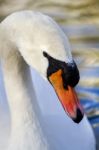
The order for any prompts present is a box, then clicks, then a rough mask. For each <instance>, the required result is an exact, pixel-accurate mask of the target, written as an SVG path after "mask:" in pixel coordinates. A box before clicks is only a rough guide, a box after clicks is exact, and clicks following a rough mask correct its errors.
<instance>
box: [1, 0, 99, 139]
mask: <svg viewBox="0 0 99 150" xmlns="http://www.w3.org/2000/svg"><path fill="white" fill-rule="evenodd" d="M22 9H32V10H37V11H41V12H44V13H46V14H48V15H50V16H51V17H53V18H54V19H55V20H56V21H57V22H58V23H59V24H60V25H61V27H62V29H63V30H64V32H65V33H66V35H67V36H68V38H69V40H70V42H71V47H72V53H73V56H74V59H75V61H76V62H77V64H78V67H79V70H80V76H81V79H80V82H79V85H78V86H77V92H78V95H79V98H80V99H81V102H82V104H83V106H84V109H85V111H86V114H87V116H88V118H89V121H90V123H91V124H92V126H93V129H94V131H95V134H96V138H97V141H98V140H99V0H80V1H78V0H74V1H72V0H61V1H60V0H57V1H56V0H47V1H46V0H37V1H36V0H21V1H20V0H14V1H13V0H0V20H3V18H4V17H6V16H7V15H8V14H10V13H12V12H13V11H16V10H22Z"/></svg>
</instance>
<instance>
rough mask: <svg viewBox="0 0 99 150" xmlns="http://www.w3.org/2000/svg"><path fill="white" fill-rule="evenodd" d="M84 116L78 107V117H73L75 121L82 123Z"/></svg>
mask: <svg viewBox="0 0 99 150" xmlns="http://www.w3.org/2000/svg"><path fill="white" fill-rule="evenodd" d="M83 117H84V114H83V113H82V112H81V110H80V109H77V115H76V118H73V121H74V122H75V123H80V122H81V120H82V119H83Z"/></svg>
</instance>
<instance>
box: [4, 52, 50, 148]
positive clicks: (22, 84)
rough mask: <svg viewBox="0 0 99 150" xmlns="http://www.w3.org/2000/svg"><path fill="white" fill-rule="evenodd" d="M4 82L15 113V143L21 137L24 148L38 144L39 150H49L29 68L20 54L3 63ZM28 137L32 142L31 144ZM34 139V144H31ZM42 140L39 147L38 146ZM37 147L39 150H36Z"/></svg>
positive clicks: (11, 110)
mask: <svg viewBox="0 0 99 150" xmlns="http://www.w3.org/2000/svg"><path fill="white" fill-rule="evenodd" d="M2 66H3V73H4V82H5V88H6V93H7V99H8V103H9V109H10V114H11V127H12V129H11V132H12V133H11V136H12V139H13V140H14V141H13V140H12V141H13V142H11V143H15V144H16V141H17V142H18V144H17V145H20V146H21V145H22V143H20V141H21V140H20V141H18V140H16V139H17V137H18V138H19V136H20V134H21V138H22V142H23V145H24V143H26V144H27V145H28V144H29V143H30V144H29V145H31V146H33V145H32V143H33V144H34V145H35V149H36V150H40V149H41V147H42V149H44V150H47V144H45V143H46V140H45V137H44V135H43V131H42V128H41V124H40V117H41V116H40V112H39V106H38V104H37V100H36V96H35V92H34V89H33V87H32V81H31V75H30V70H29V67H28V65H27V64H26V63H25V61H24V60H23V58H22V57H21V56H20V55H19V54H18V55H13V56H12V55H11V57H8V58H6V59H5V60H3V62H2ZM27 138H28V142H27ZM31 139H32V142H30V141H31ZM37 141H38V144H37ZM13 145H14V144H13ZM36 147H37V148H36Z"/></svg>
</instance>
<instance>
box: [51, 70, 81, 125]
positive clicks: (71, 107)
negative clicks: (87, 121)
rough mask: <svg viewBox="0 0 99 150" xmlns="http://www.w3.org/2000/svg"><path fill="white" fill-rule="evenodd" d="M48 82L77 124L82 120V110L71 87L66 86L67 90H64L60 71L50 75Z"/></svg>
mask: <svg viewBox="0 0 99 150" xmlns="http://www.w3.org/2000/svg"><path fill="white" fill-rule="evenodd" d="M49 81H50V82H51V84H52V85H53V87H54V89H55V91H56V94H57V95H58V98H59V100H60V102H61V104H62V106H63V108H64V110H65V111H66V113H67V114H68V116H70V117H71V118H72V120H73V121H74V122H76V123H79V122H80V121H81V120H82V118H83V115H84V113H83V109H82V106H81V105H80V103H79V100H78V97H77V94H76V92H75V90H74V89H73V88H72V87H71V86H67V89H65V88H64V86H63V85H64V84H63V79H62V70H61V69H60V70H58V71H57V72H55V73H53V74H51V75H50V76H49Z"/></svg>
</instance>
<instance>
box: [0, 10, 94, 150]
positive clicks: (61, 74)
mask: <svg viewBox="0 0 99 150" xmlns="http://www.w3.org/2000/svg"><path fill="white" fill-rule="evenodd" d="M0 58H1V65H2V69H3V77H4V84H5V89H6V94H7V99H8V104H9V109H10V114H11V131H10V136H9V139H8V143H7V147H6V150H13V149H14V150H61V149H62V150H66V149H67V150H74V149H76V150H79V149H80V150H82V149H84V150H95V139H94V135H93V132H92V129H91V127H90V125H89V123H88V121H87V119H86V117H85V116H84V113H83V109H82V107H81V105H80V103H79V100H78V98H77V94H76V92H75V90H74V87H75V86H76V84H77V83H78V81H79V71H78V68H77V66H76V63H75V62H74V60H73V58H72V55H71V48H70V44H69V41H68V39H67V37H66V35H65V34H64V33H63V31H62V30H61V29H60V27H59V26H58V25H57V23H56V22H55V21H54V20H52V19H51V18H50V17H49V16H47V15H44V14H42V13H40V12H33V11H20V12H15V13H13V14H11V15H9V16H8V17H7V18H6V19H4V20H3V21H2V22H1V24H0ZM29 66H30V67H32V68H34V70H36V71H37V72H38V73H39V74H40V76H41V77H42V78H43V79H44V82H45V81H46V83H47V84H48V85H49V86H50V87H49V89H50V88H52V87H53V88H52V91H54V92H55V93H56V95H57V97H58V99H59V102H60V104H61V106H62V107H63V109H64V112H66V115H65V117H64V118H63V119H64V120H65V119H66V122H64V123H63V124H64V125H66V124H67V126H66V129H65V130H64V131H63V130H62V128H59V127H58V124H57V126H56V127H55V128H53V127H52V128H53V130H51V128H50V125H51V122H50V121H49V122H47V123H46V129H45V126H44V120H43V119H44V118H43V117H42V114H41V111H40V106H39V105H38V101H37V95H36V92H35V88H34V87H35V85H36V86H37V87H38V88H37V91H38V92H39V94H40V92H41V91H40V90H41V89H40V88H39V86H40V82H42V81H41V79H40V82H38V83H37V82H36V79H34V84H32V80H31V73H30V69H29ZM36 76H37V75H35V77H36ZM39 78H40V77H39ZM42 85H43V86H44V87H45V88H42V90H43V92H44V91H45V93H44V97H45V95H47V94H46V93H47V90H46V86H45V85H46V84H43V83H42ZM53 89H54V90H53ZM52 93H53V92H51V94H52ZM49 96H50V94H49ZM44 97H43V98H44ZM53 97H54V96H53V94H52V95H51V99H53ZM48 99H49V98H48ZM40 101H42V96H41V100H40ZM53 101H54V100H53ZM46 107H48V106H46ZM54 107H55V106H54ZM59 118H60V117H59ZM69 118H71V119H70V120H69ZM56 122H57V121H56ZM47 129H48V130H49V129H50V134H49V132H48V130H47ZM56 129H60V131H58V130H56ZM54 130H56V131H57V132H56V133H55V132H54ZM61 131H62V134H61V135H60V136H59V134H60V133H61ZM68 131H69V132H68ZM78 131H79V133H77V134H75V133H76V132H78ZM58 132H59V134H58ZM64 132H65V136H64ZM66 133H67V135H66ZM89 134H90V135H89ZM49 135H50V136H51V137H50V136H49ZM78 135H79V136H78ZM62 136H63V137H64V139H63V138H62ZM58 137H59V138H58ZM65 138H66V139H65ZM61 139H62V140H61ZM75 139H76V140H75ZM70 140H71V142H70ZM73 140H74V141H75V142H74V141H73ZM63 141H64V142H63ZM64 143H65V144H64ZM63 145H64V146H63Z"/></svg>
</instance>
